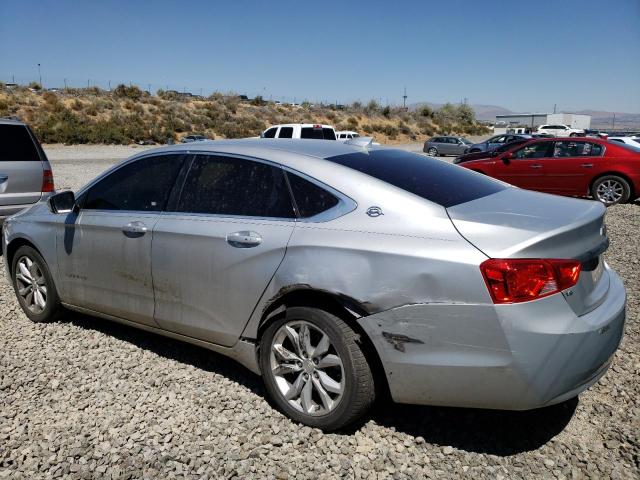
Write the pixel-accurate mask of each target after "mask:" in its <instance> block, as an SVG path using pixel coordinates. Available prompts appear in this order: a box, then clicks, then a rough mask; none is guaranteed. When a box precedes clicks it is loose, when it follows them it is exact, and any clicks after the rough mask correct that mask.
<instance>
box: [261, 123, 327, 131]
mask: <svg viewBox="0 0 640 480" xmlns="http://www.w3.org/2000/svg"><path fill="white" fill-rule="evenodd" d="M315 125H320V126H321V127H322V128H333V125H325V124H323V123H279V124H278V125H271V126H270V127H269V128H277V127H297V126H300V127H314V126H315ZM269 128H267V130H269Z"/></svg>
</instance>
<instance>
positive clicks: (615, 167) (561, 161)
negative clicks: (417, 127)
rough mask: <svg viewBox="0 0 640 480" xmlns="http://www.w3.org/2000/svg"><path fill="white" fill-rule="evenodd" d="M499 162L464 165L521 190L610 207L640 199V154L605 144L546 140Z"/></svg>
mask: <svg viewBox="0 0 640 480" xmlns="http://www.w3.org/2000/svg"><path fill="white" fill-rule="evenodd" d="M494 155H495V156H489V157H488V158H482V159H477V160H470V161H467V162H464V163H460V166H461V167H465V168H469V169H471V170H475V171H477V172H480V173H484V174H485V175H489V176H491V177H494V178H497V179H499V180H503V181H505V182H507V183H511V184H512V185H515V186H517V187H521V188H526V189H528V190H537V191H539V192H547V193H555V194H558V195H567V196H579V197H584V196H588V195H591V196H593V198H596V199H598V200H600V201H601V202H602V203H604V204H605V205H613V204H616V203H625V202H628V201H631V200H634V199H636V198H638V196H640V150H639V149H637V148H634V147H631V146H629V145H624V144H621V143H613V142H609V141H607V140H605V139H599V138H585V137H580V138H544V139H536V140H531V141H529V142H527V143H525V144H520V145H517V146H514V148H512V149H509V150H507V151H506V152H503V153H498V154H497V155H496V154H494Z"/></svg>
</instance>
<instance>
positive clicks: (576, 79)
mask: <svg viewBox="0 0 640 480" xmlns="http://www.w3.org/2000/svg"><path fill="white" fill-rule="evenodd" d="M639 55H640V0H616V1H614V2H603V1H602V0H580V1H578V0H564V1H559V0H558V1H545V0H537V1H535V2H519V1H506V0H505V1H498V0H483V1H472V0H469V1H459V0H448V1H446V2H443V1H439V2H435V1H426V0H425V1H407V2H403V1H395V2H390V1H375V0H369V1H366V2H345V1H342V2H340V1H337V2H333V1H328V0H323V1H289V0H280V1H278V2H273V1H268V2H267V1H265V2H261V1H253V2H251V1H243V0H235V1H233V2H228V1H221V2H215V1H188V0H182V1H163V0H158V1H154V2H143V1H135V0H130V1H106V0H104V1H100V2H98V1H67V0H55V1H53V0H41V1H36V2H21V1H3V0H2V1H0V80H3V81H5V82H7V81H11V80H12V78H13V77H14V76H15V79H16V81H20V82H26V81H30V80H37V78H38V67H37V64H38V63H40V64H41V69H42V77H43V83H44V84H45V86H46V87H51V86H61V85H63V82H64V79H65V78H67V79H68V80H67V81H68V82H69V83H70V84H73V85H76V86H83V85H85V86H86V84H87V81H89V82H90V83H91V84H98V85H101V86H106V85H107V82H108V81H109V80H111V82H112V85H115V84H116V83H118V82H133V83H136V84H139V85H141V86H143V87H144V88H147V85H148V84H151V85H152V89H156V88H159V87H162V88H164V87H166V86H169V87H170V88H175V89H180V90H182V89H183V88H186V89H187V90H188V91H192V92H194V93H199V92H200V89H201V88H202V89H203V92H204V93H210V92H211V91H213V90H219V91H223V92H224V91H235V92H238V93H247V94H249V95H255V94H263V95H265V96H266V97H267V98H268V97H272V98H274V99H277V98H286V99H288V100H293V99H294V97H295V99H296V100H298V101H300V100H303V99H310V100H313V101H318V100H330V101H339V102H348V101H353V100H358V99H359V100H362V101H367V100H369V99H371V98H376V99H382V101H383V102H386V101H389V102H390V103H393V104H398V103H401V102H402V98H401V96H402V90H403V87H404V86H405V85H406V87H407V94H408V96H409V98H408V102H409V103H411V102H417V101H432V102H446V101H450V102H459V101H460V100H461V99H463V98H468V101H469V102H470V103H476V104H493V105H500V106H504V107H506V108H509V109H512V110H516V111H549V110H551V109H552V108H553V105H554V104H557V105H558V109H562V110H580V109H586V108H591V109H596V110H609V111H618V112H632V113H640V57H639Z"/></svg>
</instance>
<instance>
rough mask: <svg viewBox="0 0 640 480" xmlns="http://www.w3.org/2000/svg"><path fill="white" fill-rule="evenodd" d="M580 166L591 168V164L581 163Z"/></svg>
mask: <svg viewBox="0 0 640 480" xmlns="http://www.w3.org/2000/svg"><path fill="white" fill-rule="evenodd" d="M580 166H581V167H584V168H591V167H593V163H581V164H580Z"/></svg>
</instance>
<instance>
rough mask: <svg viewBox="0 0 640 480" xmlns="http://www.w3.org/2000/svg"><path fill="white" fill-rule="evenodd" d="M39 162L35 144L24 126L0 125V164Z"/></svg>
mask: <svg viewBox="0 0 640 480" xmlns="http://www.w3.org/2000/svg"><path fill="white" fill-rule="evenodd" d="M35 161H40V156H39V155H38V150H37V148H36V144H35V143H34V141H33V138H31V135H30V134H29V130H28V129H27V127H26V126H24V125H7V124H4V125H0V162H35Z"/></svg>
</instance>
